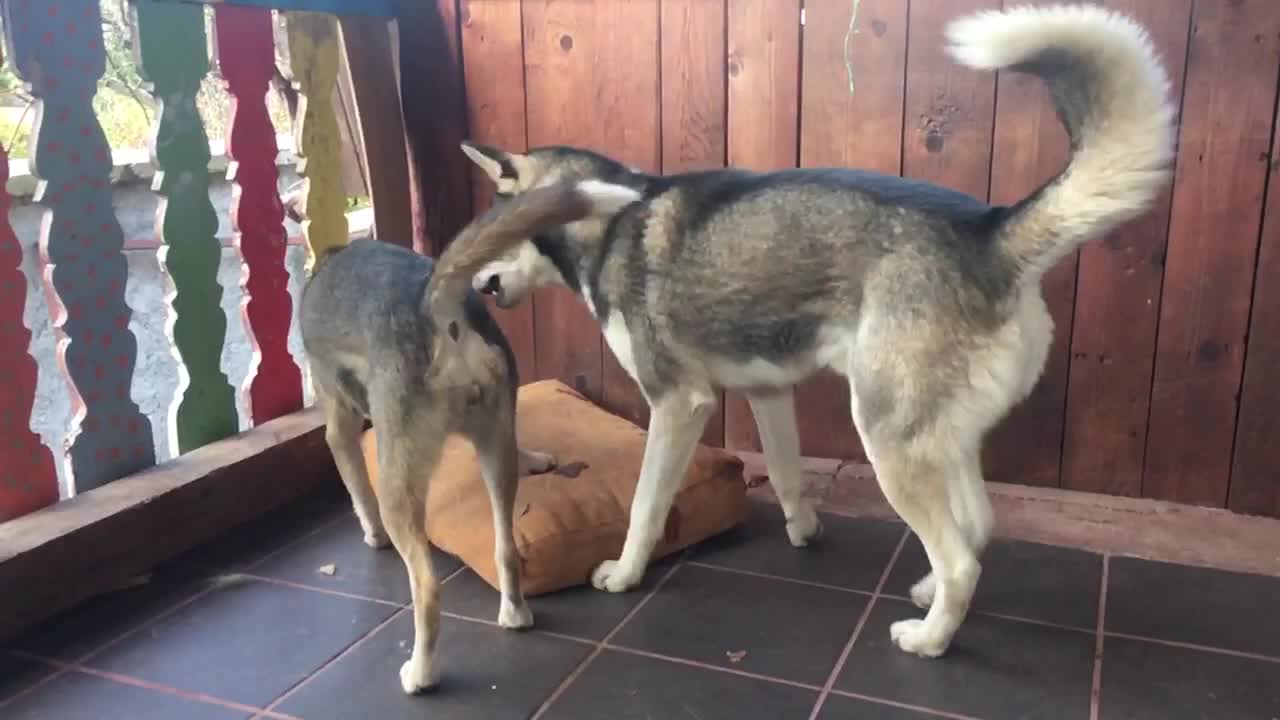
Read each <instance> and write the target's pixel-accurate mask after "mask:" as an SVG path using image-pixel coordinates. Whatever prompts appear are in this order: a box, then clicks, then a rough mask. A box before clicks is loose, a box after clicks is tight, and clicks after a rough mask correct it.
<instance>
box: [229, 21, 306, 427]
mask: <svg viewBox="0 0 1280 720" xmlns="http://www.w3.org/2000/svg"><path fill="white" fill-rule="evenodd" d="M214 28H215V36H216V45H217V53H218V59H219V66H220V67H221V70H222V77H223V78H224V79H225V80H226V83H227V90H228V92H230V93H231V97H232V101H231V127H230V130H229V132H228V137H227V155H228V156H229V157H230V158H231V162H232V164H231V167H230V168H229V169H228V171H227V174H228V176H229V177H230V178H231V179H232V180H233V181H234V182H235V184H236V192H235V195H234V199H233V201H232V207H231V223H232V229H233V232H234V238H235V244H236V249H237V250H238V251H239V252H240V257H241V259H242V261H243V262H244V268H245V279H244V280H243V286H244V290H245V293H246V295H247V296H248V299H247V300H246V302H245V304H244V306H243V312H244V316H245V323H246V325H247V327H248V330H249V335H250V337H252V339H253V347H254V353H255V356H256V358H257V360H258V363H257V368H256V372H254V373H253V374H252V375H251V377H250V378H249V379H248V381H247V382H246V387H245V388H243V389H242V391H243V392H244V394H245V401H246V404H247V406H248V408H249V416H250V418H251V420H252V421H253V423H254V424H255V425H257V424H261V423H263V422H266V421H267V420H270V419H272V418H276V417H279V416H281V415H284V414H286V413H290V412H293V411H294V410H297V409H299V408H301V407H302V373H301V371H300V370H299V369H298V366H297V364H296V363H295V362H294V361H293V356H292V355H290V354H289V345H288V341H289V324H290V322H291V321H292V317H293V299H292V298H291V297H290V295H289V287H288V285H289V273H288V271H287V270H285V266H284V254H285V232H284V206H283V205H282V204H281V202H280V193H279V191H278V188H277V182H278V179H279V172H278V171H277V170H276V153H277V147H276V131H275V128H274V127H273V126H272V125H271V116H270V115H269V114H268V113H267V103H266V96H267V85H268V82H269V81H270V79H271V71H272V67H273V64H274V62H275V55H274V49H273V48H274V44H273V40H272V34H271V11H270V10H262V9H259V8H251V7H243V6H236V5H225V4H224V5H218V6H217V7H216V8H214Z"/></svg>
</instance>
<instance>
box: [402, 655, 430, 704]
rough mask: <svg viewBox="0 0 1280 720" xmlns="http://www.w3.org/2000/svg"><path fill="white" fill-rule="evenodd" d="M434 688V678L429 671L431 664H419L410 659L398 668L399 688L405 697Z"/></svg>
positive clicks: (414, 659)
mask: <svg viewBox="0 0 1280 720" xmlns="http://www.w3.org/2000/svg"><path fill="white" fill-rule="evenodd" d="M435 686H436V676H435V673H434V672H432V670H431V663H430V662H429V661H428V662H421V661H419V660H418V658H417V657H411V658H409V660H408V661H406V662H405V664H404V665H401V666H400V687H401V688H403V689H404V693H405V694H406V695H417V694H418V693H421V692H426V691H427V690H431V689H432V688H434V687H435Z"/></svg>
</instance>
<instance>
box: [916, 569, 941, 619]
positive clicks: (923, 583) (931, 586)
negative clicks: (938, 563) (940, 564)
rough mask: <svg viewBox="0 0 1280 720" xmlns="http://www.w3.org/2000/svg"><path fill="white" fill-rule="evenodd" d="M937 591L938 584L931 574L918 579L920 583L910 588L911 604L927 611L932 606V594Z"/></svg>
mask: <svg viewBox="0 0 1280 720" xmlns="http://www.w3.org/2000/svg"><path fill="white" fill-rule="evenodd" d="M937 591H938V582H937V580H934V578H933V573H929V574H928V575H925V576H924V577H923V578H921V579H920V582H918V583H916V584H915V585H912V586H911V602H913V603H915V604H916V607H918V608H921V609H923V610H928V609H929V606H930V605H933V596H934V593H936V592H937Z"/></svg>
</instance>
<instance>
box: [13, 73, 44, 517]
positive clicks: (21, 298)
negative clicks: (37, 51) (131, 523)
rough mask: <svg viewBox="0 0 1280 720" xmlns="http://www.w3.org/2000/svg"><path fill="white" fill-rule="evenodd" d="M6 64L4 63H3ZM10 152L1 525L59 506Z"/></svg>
mask: <svg viewBox="0 0 1280 720" xmlns="http://www.w3.org/2000/svg"><path fill="white" fill-rule="evenodd" d="M0 62H3V58H0ZM8 182H9V153H8V152H7V151H6V150H5V148H4V147H3V146H0V377H3V378H5V379H6V380H5V383H4V384H3V385H0V522H4V521H5V520H8V519H10V518H16V517H18V516H19V515H25V514H27V513H29V512H31V511H32V510H38V509H40V508H42V507H44V506H45V505H51V504H53V503H55V502H57V501H58V471H57V468H55V467H54V465H53V453H51V452H49V448H47V447H45V446H44V443H43V442H41V441H40V436H39V435H37V434H35V433H33V432H31V405H32V404H33V402H34V401H35V394H36V361H35V360H33V359H31V355H30V354H29V353H28V352H27V348H28V347H29V346H30V344H31V331H30V330H28V329H27V326H26V324H25V323H23V321H22V312H23V310H24V309H25V307H26V302H27V280H26V278H25V277H23V275H22V246H21V245H19V244H18V237H17V236H16V235H14V233H13V225H11V224H10V223H9V205H10V200H9V193H7V192H5V191H4V188H5V186H6V185H7V184H8Z"/></svg>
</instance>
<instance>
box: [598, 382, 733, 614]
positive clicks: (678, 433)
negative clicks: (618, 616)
mask: <svg viewBox="0 0 1280 720" xmlns="http://www.w3.org/2000/svg"><path fill="white" fill-rule="evenodd" d="M715 409H716V398H715V395H714V394H712V393H710V392H705V391H700V390H692V391H691V390H677V391H672V392H670V393H668V394H666V395H664V396H663V397H662V398H661V399H660V400H659V401H658V402H656V403H654V405H653V407H652V412H651V414H650V418H649V437H648V440H647V441H646V443H645V446H644V460H643V462H642V464H641V466H640V479H639V481H638V482H637V483H636V494H635V498H634V499H633V500H632V502H631V521H630V525H629V526H628V527H627V539H626V542H625V543H623V546H622V556H621V557H620V558H618V559H617V560H606V561H605V562H602V563H600V565H598V566H597V567H596V569H595V571H594V572H592V573H591V584H592V585H594V586H595V587H596V588H598V589H600V590H608V591H609V592H624V591H626V590H630V589H631V588H634V587H635V586H636V585H639V584H640V581H641V580H642V579H643V578H644V571H645V568H646V567H648V565H649V557H650V556H651V555H652V554H653V548H654V547H655V546H656V545H657V544H658V540H660V539H661V538H662V533H663V530H664V528H665V527H666V521H667V514H668V513H669V512H671V502H672V500H673V499H674V498H675V494H676V490H677V489H679V487H680V480H681V478H683V477H684V474H685V471H686V470H687V469H688V467H689V461H690V460H691V459H692V458H693V450H694V448H695V447H696V446H697V443H698V438H699V436H700V435H701V433H702V428H703V427H704V426H705V425H706V424H707V420H708V419H709V418H710V417H711V415H712V413H714V412H715Z"/></svg>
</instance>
